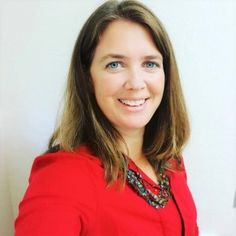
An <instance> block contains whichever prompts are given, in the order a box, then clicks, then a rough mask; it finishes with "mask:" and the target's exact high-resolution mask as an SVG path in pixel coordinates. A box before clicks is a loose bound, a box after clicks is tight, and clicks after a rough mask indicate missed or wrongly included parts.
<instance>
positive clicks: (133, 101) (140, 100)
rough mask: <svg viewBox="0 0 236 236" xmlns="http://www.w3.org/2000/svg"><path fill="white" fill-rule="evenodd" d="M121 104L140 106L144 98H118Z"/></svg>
mask: <svg viewBox="0 0 236 236" xmlns="http://www.w3.org/2000/svg"><path fill="white" fill-rule="evenodd" d="M119 100H120V101H121V102H122V103H123V104H125V105H128V106H141V105H143V104H144V103H145V99H139V100H126V99H119Z"/></svg>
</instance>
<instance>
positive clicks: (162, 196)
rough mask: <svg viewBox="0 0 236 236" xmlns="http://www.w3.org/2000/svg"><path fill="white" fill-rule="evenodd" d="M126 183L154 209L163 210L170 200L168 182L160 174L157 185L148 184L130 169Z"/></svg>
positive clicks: (165, 177)
mask: <svg viewBox="0 0 236 236" xmlns="http://www.w3.org/2000/svg"><path fill="white" fill-rule="evenodd" d="M127 183H128V184H129V185H130V187H131V188H132V189H134V191H135V192H136V193H137V194H138V195H139V196H141V197H142V198H143V199H144V200H145V201H146V202H147V203H148V204H149V205H151V206H152V207H154V208H164V207H165V206H166V204H167V203H168V201H169V199H170V198H171V191H170V181H169V178H168V176H167V175H165V174H164V173H163V172H161V173H160V181H159V182H158V184H155V185H153V184H150V183H149V182H147V181H146V180H145V179H144V178H143V177H142V175H141V174H140V173H139V172H138V171H135V170H133V169H131V168H129V169H128V171H127Z"/></svg>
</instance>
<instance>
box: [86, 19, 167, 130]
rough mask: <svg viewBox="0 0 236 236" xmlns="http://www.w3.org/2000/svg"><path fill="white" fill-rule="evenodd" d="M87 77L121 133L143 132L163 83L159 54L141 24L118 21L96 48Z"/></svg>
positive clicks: (97, 98) (103, 110) (107, 31)
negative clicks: (88, 76)
mask: <svg viewBox="0 0 236 236" xmlns="http://www.w3.org/2000/svg"><path fill="white" fill-rule="evenodd" d="M90 74H91V77H92V81H93V86H94V93H95V97H96V100H97V103H98V105H99V107H100V109H101V110H102V112H103V113H104V114H105V116H106V117H107V118H108V120H109V121H110V122H111V123H112V124H113V125H114V126H115V128H116V129H117V130H118V131H120V132H121V134H122V132H129V131H142V132H143V131H144V127H145V125H146V124H147V123H148V122H149V121H150V119H151V117H152V116H153V114H154V113H155V111H156V109H157V108H158V106H159V104H160V102H161V99H162V95H163V91H164V83H165V74H164V69H163V63H162V55H161V54H160V52H159V51H158V49H157V48H156V46H155V44H154V42H153V40H152V37H151V35H150V33H149V32H148V31H147V30H146V29H145V28H144V27H142V26H141V25H139V24H137V23H134V22H131V21H127V20H117V21H114V22H112V23H110V24H109V26H108V27H107V28H106V30H105V31H104V33H103V34H102V36H101V39H100V41H99V43H98V45H97V47H96V50H95V55H94V58H93V61H92V64H91V68H90Z"/></svg>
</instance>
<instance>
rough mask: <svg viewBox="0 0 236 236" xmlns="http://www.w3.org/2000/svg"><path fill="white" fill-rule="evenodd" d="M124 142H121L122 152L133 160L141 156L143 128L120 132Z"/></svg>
mask: <svg viewBox="0 0 236 236" xmlns="http://www.w3.org/2000/svg"><path fill="white" fill-rule="evenodd" d="M120 134H121V135H122V137H123V139H124V141H125V144H123V143H122V144H121V148H122V150H123V152H124V153H125V154H126V155H127V156H128V157H129V158H130V159H132V160H133V161H136V160H138V159H140V158H143V150H142V147H143V134H144V130H136V131H132V132H127V131H126V132H124V131H123V132H121V131H120Z"/></svg>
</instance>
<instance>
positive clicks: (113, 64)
mask: <svg viewBox="0 0 236 236" xmlns="http://www.w3.org/2000/svg"><path fill="white" fill-rule="evenodd" d="M120 67H121V62H119V61H113V62H110V63H109V64H107V65H106V68H108V69H110V70H116V69H119V68H120Z"/></svg>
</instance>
